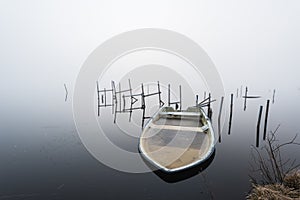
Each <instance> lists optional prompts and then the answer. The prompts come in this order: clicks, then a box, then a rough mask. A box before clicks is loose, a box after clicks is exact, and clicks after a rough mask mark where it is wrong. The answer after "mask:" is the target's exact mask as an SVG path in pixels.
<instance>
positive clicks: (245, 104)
mask: <svg viewBox="0 0 300 200" xmlns="http://www.w3.org/2000/svg"><path fill="white" fill-rule="evenodd" d="M247 94H248V87H246V90H245V96H244V98H245V100H244V111H245V110H246V108H247Z"/></svg>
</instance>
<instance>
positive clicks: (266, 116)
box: [263, 99, 270, 140]
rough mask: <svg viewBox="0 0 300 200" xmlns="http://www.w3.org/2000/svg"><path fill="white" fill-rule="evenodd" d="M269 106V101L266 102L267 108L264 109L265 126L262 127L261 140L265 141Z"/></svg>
mask: <svg viewBox="0 0 300 200" xmlns="http://www.w3.org/2000/svg"><path fill="white" fill-rule="evenodd" d="M269 105H270V100H269V99H268V100H267V107H266V114H265V126H264V136H263V139H264V140H266V135H267V126H268V116H269Z"/></svg>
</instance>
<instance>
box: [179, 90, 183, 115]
mask: <svg viewBox="0 0 300 200" xmlns="http://www.w3.org/2000/svg"><path fill="white" fill-rule="evenodd" d="M179 104H180V106H179V110H180V111H181V109H182V95H181V85H179Z"/></svg>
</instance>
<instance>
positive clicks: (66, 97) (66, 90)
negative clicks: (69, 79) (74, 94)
mask: <svg viewBox="0 0 300 200" xmlns="http://www.w3.org/2000/svg"><path fill="white" fill-rule="evenodd" d="M64 87H65V92H66V96H65V101H67V99H68V89H67V85H66V84H65V83H64Z"/></svg>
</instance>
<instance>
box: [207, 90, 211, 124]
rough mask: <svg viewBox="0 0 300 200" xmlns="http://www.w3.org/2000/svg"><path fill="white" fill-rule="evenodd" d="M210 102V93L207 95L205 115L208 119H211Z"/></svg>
mask: <svg viewBox="0 0 300 200" xmlns="http://www.w3.org/2000/svg"><path fill="white" fill-rule="evenodd" d="M210 101H211V96H210V93H209V94H208V104H207V115H208V118H211V116H210V112H211V111H210Z"/></svg>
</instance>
